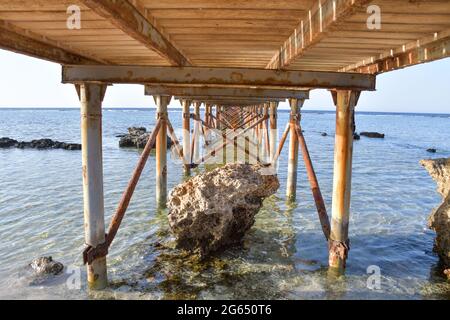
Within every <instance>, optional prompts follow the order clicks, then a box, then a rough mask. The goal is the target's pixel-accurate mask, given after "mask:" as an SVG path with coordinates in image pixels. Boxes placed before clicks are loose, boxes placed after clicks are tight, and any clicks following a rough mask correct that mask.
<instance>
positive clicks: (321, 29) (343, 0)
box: [266, 0, 372, 69]
mask: <svg viewBox="0 0 450 320" xmlns="http://www.w3.org/2000/svg"><path fill="white" fill-rule="evenodd" d="M371 1H372V0H319V1H315V2H314V5H313V6H312V7H311V9H309V10H308V11H307V13H306V15H305V16H304V17H303V19H302V20H301V21H300V24H299V25H298V26H297V27H296V28H295V29H294V31H293V32H292V34H291V35H290V36H289V38H288V39H287V40H286V41H285V42H284V43H283V45H282V46H281V48H280V50H279V51H278V52H277V53H276V54H275V55H274V56H273V57H272V59H271V60H270V62H269V64H268V65H267V67H266V68H267V69H283V68H285V67H286V66H288V65H289V64H291V63H292V62H293V61H294V60H295V59H297V58H299V57H300V56H301V55H303V53H304V52H305V51H306V50H308V49H309V48H310V47H312V46H314V45H315V44H317V43H318V42H320V41H321V40H322V39H323V38H324V37H325V36H326V34H327V32H328V31H331V29H332V28H334V27H336V26H337V25H338V24H339V23H340V22H342V21H344V20H345V19H346V18H348V17H349V16H351V15H352V14H354V13H356V12H357V11H358V10H360V9H361V8H363V7H364V6H365V5H367V4H368V3H369V2H371Z"/></svg>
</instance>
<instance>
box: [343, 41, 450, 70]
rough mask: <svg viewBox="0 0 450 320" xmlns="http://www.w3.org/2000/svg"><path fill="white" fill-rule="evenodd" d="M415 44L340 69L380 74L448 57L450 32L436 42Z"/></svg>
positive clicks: (449, 52)
mask: <svg viewBox="0 0 450 320" xmlns="http://www.w3.org/2000/svg"><path fill="white" fill-rule="evenodd" d="M419 43H420V42H419ZM417 44H418V42H416V46H413V44H409V45H408V47H407V46H406V45H405V47H402V48H401V49H396V50H395V51H394V50H393V51H392V52H389V53H383V54H382V55H380V57H379V58H378V59H374V58H373V57H372V58H369V59H365V60H363V61H361V62H359V63H357V64H354V65H350V66H347V67H345V68H342V70H346V71H355V72H360V73H369V74H380V73H384V72H388V71H393V70H397V69H402V68H405V67H409V66H413V65H417V64H421V63H426V62H431V61H435V60H439V59H443V58H447V57H449V56H450V32H446V33H444V34H443V35H442V36H440V37H437V40H436V41H429V42H426V41H425V40H423V42H422V44H420V46H417Z"/></svg>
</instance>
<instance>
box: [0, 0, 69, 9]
mask: <svg viewBox="0 0 450 320" xmlns="http://www.w3.org/2000/svg"><path fill="white" fill-rule="evenodd" d="M74 2H75V1H73V0H33V1H30V0H13V1H1V2H0V11H34V10H42V8H45V10H51V11H66V10H67V7H68V6H70V5H72V4H76V3H74Z"/></svg>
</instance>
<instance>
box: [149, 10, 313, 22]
mask: <svg viewBox="0 0 450 320" xmlns="http://www.w3.org/2000/svg"><path fill="white" fill-rule="evenodd" d="M151 14H152V15H153V16H154V17H155V18H156V19H158V20H159V19H198V20H200V19H220V20H234V19H236V20H254V19H264V20H295V21H298V20H299V19H300V18H301V17H302V16H303V15H304V14H305V11H304V10H290V9H284V8H283V7H279V8H277V9H272V10H254V9H245V10H239V9H223V8H222V9H205V8H196V9H188V8H181V9H180V8H178V9H152V10H151Z"/></svg>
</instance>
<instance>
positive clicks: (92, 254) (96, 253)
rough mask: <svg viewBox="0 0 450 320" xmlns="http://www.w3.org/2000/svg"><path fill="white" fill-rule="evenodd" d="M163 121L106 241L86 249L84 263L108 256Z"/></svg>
mask: <svg viewBox="0 0 450 320" xmlns="http://www.w3.org/2000/svg"><path fill="white" fill-rule="evenodd" d="M162 121H163V120H158V121H157V122H156V125H155V128H154V129H153V131H152V134H151V135H150V137H149V139H148V140H147V143H146V144H145V147H144V151H143V152H142V154H141V157H140V158H139V161H138V163H137V165H136V168H135V169H134V171H133V175H132V176H131V179H130V181H129V182H128V185H127V188H126V189H125V191H124V193H123V194H122V198H121V199H120V202H119V205H118V206H117V209H116V212H115V213H114V216H113V217H112V219H111V222H110V224H109V228H108V233H107V234H106V241H105V242H104V243H103V244H101V245H99V246H97V247H95V248H94V247H92V246H89V247H88V248H86V250H85V251H84V252H83V260H84V263H91V262H92V261H94V260H95V259H97V258H99V257H104V256H106V254H107V253H108V250H109V247H110V246H111V243H112V242H113V240H114V238H115V236H116V234H117V231H118V230H119V227H120V224H121V223H122V219H123V217H124V216H125V213H126V211H127V208H128V205H129V204H130V200H131V197H132V196H133V193H134V190H135V189H136V185H137V183H138V182H139V178H140V176H141V174H142V171H143V170H144V167H145V164H146V163H147V160H148V157H149V155H150V151H151V150H152V149H153V146H154V144H155V141H156V135H157V134H158V132H159V129H160V127H161V122H162Z"/></svg>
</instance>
